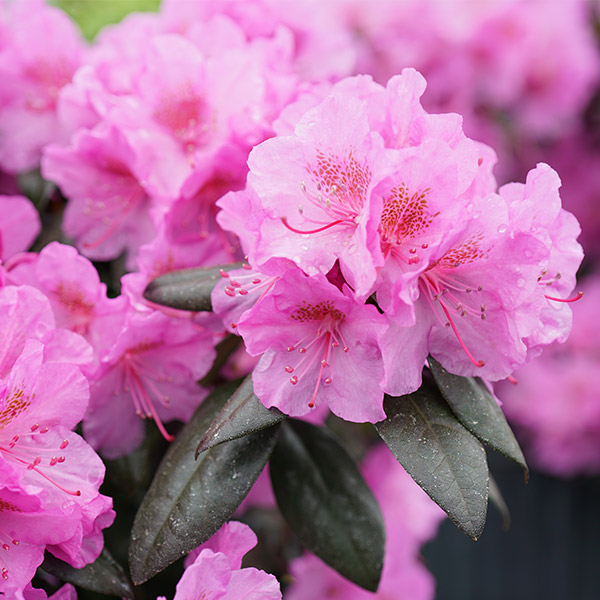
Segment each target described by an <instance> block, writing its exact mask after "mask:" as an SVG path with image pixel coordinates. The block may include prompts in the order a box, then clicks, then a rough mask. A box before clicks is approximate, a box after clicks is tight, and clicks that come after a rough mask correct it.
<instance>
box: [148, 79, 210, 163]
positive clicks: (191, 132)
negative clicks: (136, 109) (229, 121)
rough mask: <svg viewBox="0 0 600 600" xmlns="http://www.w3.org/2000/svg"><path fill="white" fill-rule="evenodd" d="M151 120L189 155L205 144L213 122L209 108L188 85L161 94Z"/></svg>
mask: <svg viewBox="0 0 600 600" xmlns="http://www.w3.org/2000/svg"><path fill="white" fill-rule="evenodd" d="M153 116H154V119H155V120H156V122H157V123H159V124H160V125H162V126H163V127H165V128H166V129H169V130H170V131H171V132H172V133H173V135H174V136H175V137H176V138H177V139H178V140H179V141H180V142H181V143H182V144H183V145H184V146H185V150H186V151H187V152H190V153H192V152H194V151H195V150H196V145H197V144H200V145H202V144H204V143H206V138H207V137H208V133H209V132H210V130H211V128H212V122H213V115H212V111H211V109H210V106H209V105H208V104H207V103H206V101H205V100H204V98H203V97H202V96H200V95H199V94H198V93H196V92H195V91H194V90H193V89H192V87H191V86H190V85H189V84H188V85H186V86H182V87H181V88H179V89H177V90H174V91H171V92H169V93H166V94H164V95H163V96H162V98H161V103H160V105H159V106H158V107H157V108H155V110H154V114H153Z"/></svg>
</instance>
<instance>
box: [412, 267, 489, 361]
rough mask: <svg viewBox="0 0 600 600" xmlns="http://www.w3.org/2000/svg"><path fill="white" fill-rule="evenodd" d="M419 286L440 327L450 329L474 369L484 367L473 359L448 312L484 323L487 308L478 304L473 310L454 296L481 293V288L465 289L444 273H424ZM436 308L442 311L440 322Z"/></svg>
mask: <svg viewBox="0 0 600 600" xmlns="http://www.w3.org/2000/svg"><path fill="white" fill-rule="evenodd" d="M419 284H420V288H421V290H422V291H423V295H424V297H425V298H426V300H427V302H428V303H429V305H430V307H431V309H432V311H433V314H434V315H435V316H436V318H437V320H438V322H439V323H440V325H442V326H443V327H446V328H449V329H452V331H453V332H454V335H455V336H456V339H457V340H458V343H459V344H460V346H461V348H462V349H463V350H464V352H465V354H466V355H467V357H468V358H469V360H470V361H471V362H472V363H473V364H474V365H475V366H476V367H483V366H485V362H484V361H482V360H477V359H475V358H474V357H473V355H472V354H471V352H470V351H469V349H468V348H467V346H466V344H465V343H464V341H463V339H462V338H461V336H460V333H459V331H458V329H457V327H456V325H455V323H454V321H453V319H452V315H451V314H450V310H449V307H450V309H452V310H454V311H456V313H457V314H458V316H459V317H460V318H464V317H466V316H467V315H470V316H472V317H476V318H479V319H481V320H484V321H485V319H487V312H486V311H487V307H486V306H485V304H481V303H480V304H479V306H478V307H477V308H474V307H473V306H469V305H468V304H466V303H465V301H464V298H463V299H462V300H461V299H459V298H458V297H457V295H456V293H457V292H458V293H463V292H464V293H466V294H469V295H473V294H477V293H479V292H482V291H483V286H482V285H479V286H477V287H476V288H471V287H465V286H464V285H462V284H461V283H460V282H458V281H455V280H454V279H452V278H451V277H450V276H448V275H447V274H446V273H444V274H443V275H442V274H441V273H433V272H429V273H427V272H426V273H425V274H424V275H422V276H421V277H420V278H419ZM436 306H439V307H440V308H441V309H442V311H443V313H444V315H445V317H446V320H442V318H441V317H440V315H439V314H438V311H437V310H436Z"/></svg>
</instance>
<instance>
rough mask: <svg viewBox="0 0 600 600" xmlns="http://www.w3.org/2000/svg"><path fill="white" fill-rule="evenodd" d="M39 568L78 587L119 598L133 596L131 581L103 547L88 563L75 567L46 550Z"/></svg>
mask: <svg viewBox="0 0 600 600" xmlns="http://www.w3.org/2000/svg"><path fill="white" fill-rule="evenodd" d="M41 568H42V569H43V570H44V571H46V573H50V574H51V575H54V576H55V577H58V578H59V579H61V580H62V581H66V582H67V583H72V584H73V585H77V586H79V587H80V588H83V589H86V590H91V591H92V592H99V593H101V594H107V595H111V596H118V597H119V598H133V590H132V588H131V583H130V582H129V579H128V578H127V575H125V571H124V570H123V567H121V565H120V564H118V563H117V562H116V561H115V560H114V558H113V557H112V556H111V555H110V554H109V552H108V550H106V549H104V550H103V551H102V553H101V554H100V556H99V557H98V558H97V559H96V560H95V562H93V563H92V564H90V565H86V566H85V567H83V568H82V569H75V568H74V567H72V566H71V565H69V564H67V563H66V562H63V561H62V560H59V559H58V558H56V557H55V556H52V554H50V553H49V552H46V556H45V557H44V562H43V563H42V565H41Z"/></svg>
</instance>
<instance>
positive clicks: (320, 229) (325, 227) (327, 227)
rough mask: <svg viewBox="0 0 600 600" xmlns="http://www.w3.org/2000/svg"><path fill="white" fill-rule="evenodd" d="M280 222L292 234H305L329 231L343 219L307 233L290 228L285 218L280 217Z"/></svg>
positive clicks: (342, 220)
mask: <svg viewBox="0 0 600 600" xmlns="http://www.w3.org/2000/svg"><path fill="white" fill-rule="evenodd" d="M281 222H282V223H283V224H284V225H285V226H286V227H287V228H288V229H289V230H290V231H293V232H294V233H300V234H305V233H319V232H321V231H325V230H326V229H330V228H331V227H334V226H335V225H339V224H340V223H343V222H344V219H338V220H337V221H333V222H332V223H329V224H328V225H323V227H319V228H317V229H312V230H309V231H302V230H300V229H296V228H295V227H292V226H291V225H290V224H289V223H288V221H287V217H281Z"/></svg>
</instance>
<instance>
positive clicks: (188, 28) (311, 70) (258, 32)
mask: <svg viewBox="0 0 600 600" xmlns="http://www.w3.org/2000/svg"><path fill="white" fill-rule="evenodd" d="M332 8H333V7H332V6H331V5H330V3H326V2H318V1H317V0H308V1H304V2H297V3H293V4H290V3H284V4H282V3H280V2H278V1H276V0H275V1H274V0H258V1H253V2H238V1H236V0H224V1H220V2H216V3H190V2H185V1H182V0H166V1H165V2H163V3H162V5H161V13H162V14H161V17H162V19H163V20H164V22H165V26H166V27H167V28H168V29H170V30H172V31H177V32H187V35H189V36H193V35H194V34H193V29H194V26H195V25H196V24H197V23H198V22H202V21H208V20H209V19H210V17H211V16H213V15H215V14H216V13H218V14H222V15H226V16H227V17H228V18H230V19H231V20H232V21H233V22H235V23H237V24H238V26H239V27H240V28H241V30H242V31H243V32H244V34H245V36H247V37H248V38H249V39H251V40H254V41H255V42H256V41H262V40H270V39H272V38H273V37H275V36H277V35H278V34H279V35H281V32H282V30H283V31H285V33H287V34H288V35H289V37H290V38H291V39H290V41H289V45H290V47H291V50H292V52H293V57H292V59H293V64H294V67H295V69H296V70H297V71H298V72H299V73H300V74H301V75H302V76H303V77H304V78H305V79H313V80H319V79H326V78H331V79H338V78H340V77H344V76H346V75H349V74H350V72H351V70H352V68H353V66H354V63H355V60H356V50H355V48H354V45H353V44H352V39H351V37H350V35H349V32H348V31H347V30H346V28H345V27H344V26H343V25H342V24H341V22H340V21H339V20H338V19H336V15H335V13H334V12H333V10H332Z"/></svg>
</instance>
